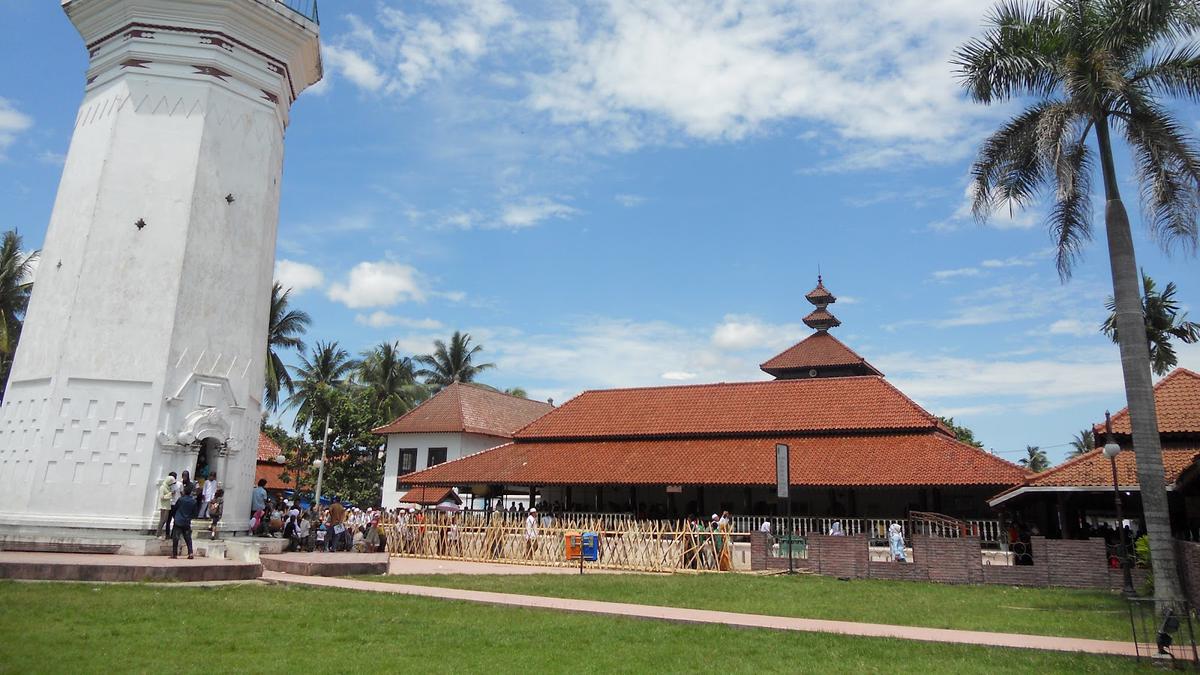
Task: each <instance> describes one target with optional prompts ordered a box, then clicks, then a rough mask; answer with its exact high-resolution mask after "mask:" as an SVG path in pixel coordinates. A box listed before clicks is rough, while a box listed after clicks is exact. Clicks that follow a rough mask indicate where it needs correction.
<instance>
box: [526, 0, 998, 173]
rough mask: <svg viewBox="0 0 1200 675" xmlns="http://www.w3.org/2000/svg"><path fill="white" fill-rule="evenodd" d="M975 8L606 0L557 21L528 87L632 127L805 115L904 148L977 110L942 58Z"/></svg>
mask: <svg viewBox="0 0 1200 675" xmlns="http://www.w3.org/2000/svg"><path fill="white" fill-rule="evenodd" d="M983 9H984V8H983V7H973V6H971V3H956V2H951V1H949V0H943V1H942V2H919V1H917V0H901V1H898V2H887V3H878V2H868V1H863V0H859V1H848V2H840V3H830V2H824V1H822V0H801V1H797V2H761V1H758V0H745V1H742V2H738V1H730V0H726V1H720V2H718V1H716V0H713V1H708V2H703V1H696V2H689V3H675V2H668V1H666V0H662V1H660V2H633V1H626V0H611V1H610V2H607V3H604V4H602V6H601V10H600V11H599V13H598V15H597V16H588V15H587V14H581V19H582V20H583V21H588V22H589V25H587V26H586V27H584V26H582V25H577V26H574V27H573V30H569V31H564V32H563V33H562V37H563V38H564V40H565V43H564V44H563V47H562V52H563V58H562V59H561V60H559V61H558V62H557V63H555V64H554V67H553V68H551V70H550V72H548V73H545V74H541V75H536V76H532V77H531V83H532V86H531V93H530V99H529V100H530V104H531V105H532V106H534V108H536V109H538V110H544V111H546V112H547V113H548V114H550V115H551V117H552V119H555V120H556V121H559V122H562V123H578V124H586V125H593V126H596V125H602V126H603V125H607V126H609V127H611V128H613V129H614V131H615V132H616V133H617V134H618V135H621V134H624V135H626V136H631V137H633V138H634V140H635V141H636V140H640V139H642V138H645V137H651V138H652V137H654V136H655V135H657V134H658V133H659V132H660V131H661V127H663V126H664V125H665V126H667V127H672V128H677V129H679V130H681V131H682V132H683V133H685V134H687V135H688V136H692V137H695V138H701V139H711V140H717V139H738V138H741V137H743V136H745V135H747V134H749V133H753V132H755V131H757V130H759V129H760V128H762V127H763V126H764V125H768V124H770V123H772V122H776V121H780V120H786V119H792V118H800V119H806V120H810V121H814V122H818V123H821V124H825V125H828V126H830V127H832V128H834V129H835V130H836V132H837V135H838V136H839V137H840V138H841V139H844V140H848V141H863V140H866V141H874V142H882V143H883V145H884V147H889V146H890V147H891V148H892V149H893V150H898V151H899V152H900V153H901V154H902V155H904V154H911V153H912V152H915V151H917V149H916V147H915V145H916V144H924V145H927V146H939V147H941V146H944V145H945V144H946V143H947V142H948V141H951V140H952V139H954V138H955V137H956V136H958V135H961V134H962V133H963V132H964V130H965V126H966V124H965V122H964V120H967V119H969V118H970V117H971V116H972V115H973V114H974V113H973V109H972V108H971V107H970V106H969V104H967V103H966V101H965V100H964V99H963V98H962V97H961V96H960V95H959V93H958V86H957V84H956V83H955V82H954V80H953V76H952V73H951V68H950V67H949V66H947V63H946V62H947V60H948V57H949V56H950V55H951V52H952V49H953V47H954V46H956V45H957V43H958V42H959V41H961V40H962V39H963V36H965V35H970V34H971V33H972V32H974V31H975V30H976V29H977V27H978V22H979V18H980V16H981V14H982V11H983ZM847 44H854V45H855V49H847V48H846V45H847ZM905 143H909V144H911V145H909V146H907V147H906V146H905V145H904V144H905Z"/></svg>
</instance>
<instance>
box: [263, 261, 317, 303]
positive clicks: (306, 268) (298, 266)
mask: <svg viewBox="0 0 1200 675" xmlns="http://www.w3.org/2000/svg"><path fill="white" fill-rule="evenodd" d="M275 281H278V282H279V285H280V286H283V288H284V290H287V289H289V288H290V289H292V293H293V294H295V295H300V294H301V293H303V292H305V291H307V290H310V289H313V288H320V287H321V286H322V285H323V284H324V283H325V274H324V273H323V272H322V271H321V270H320V269H318V268H317V267H314V266H313V265H308V264H306V263H302V262H296V261H294V260H277V261H275Z"/></svg>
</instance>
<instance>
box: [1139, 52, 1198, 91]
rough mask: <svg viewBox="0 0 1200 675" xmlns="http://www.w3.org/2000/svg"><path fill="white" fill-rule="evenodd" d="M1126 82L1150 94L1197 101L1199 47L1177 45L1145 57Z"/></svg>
mask: <svg viewBox="0 0 1200 675" xmlns="http://www.w3.org/2000/svg"><path fill="white" fill-rule="evenodd" d="M1129 81H1130V83H1131V84H1133V85H1138V86H1144V87H1146V88H1147V89H1148V90H1149V91H1151V92H1153V93H1157V94H1165V95H1167V96H1174V97H1177V98H1183V99H1188V100H1191V101H1193V102H1196V101H1200V45H1195V44H1186V45H1177V46H1173V47H1169V48H1167V49H1165V50H1164V51H1162V52H1160V53H1157V54H1152V55H1149V56H1147V57H1146V58H1144V59H1143V60H1142V61H1141V62H1140V63H1139V64H1138V65H1137V66H1135V67H1134V69H1133V71H1132V72H1131V73H1130V76H1129Z"/></svg>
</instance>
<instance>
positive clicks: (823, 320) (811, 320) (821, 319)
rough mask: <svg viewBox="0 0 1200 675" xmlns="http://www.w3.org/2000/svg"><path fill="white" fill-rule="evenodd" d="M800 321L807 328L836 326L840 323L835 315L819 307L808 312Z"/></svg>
mask: <svg viewBox="0 0 1200 675" xmlns="http://www.w3.org/2000/svg"><path fill="white" fill-rule="evenodd" d="M801 321H803V322H804V325H805V326H808V327H809V328H837V327H838V326H840V325H842V322H841V321H839V320H838V318H837V317H836V316H834V315H833V314H832V313H830V312H829V311H828V310H825V309H822V308H820V307H818V308H817V309H814V310H813V311H811V312H809V313H808V315H807V316H805V317H804V318H803V319H801Z"/></svg>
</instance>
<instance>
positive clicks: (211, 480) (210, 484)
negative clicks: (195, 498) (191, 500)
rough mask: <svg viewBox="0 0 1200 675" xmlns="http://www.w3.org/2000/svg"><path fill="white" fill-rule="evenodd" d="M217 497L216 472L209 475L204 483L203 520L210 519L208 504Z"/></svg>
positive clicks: (201, 506) (201, 515)
mask: <svg viewBox="0 0 1200 675" xmlns="http://www.w3.org/2000/svg"><path fill="white" fill-rule="evenodd" d="M215 496H217V473H216V472H215V471H214V472H212V473H210V474H208V480H206V481H204V493H203V495H202V498H203V502H202V503H201V504H200V517H201V518H207V517H208V504H209V502H211V501H212V500H213V497H215Z"/></svg>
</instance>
